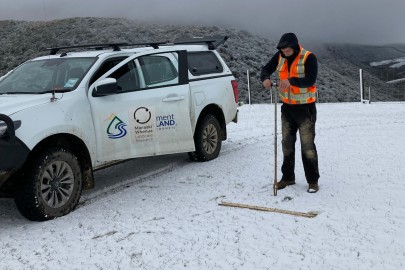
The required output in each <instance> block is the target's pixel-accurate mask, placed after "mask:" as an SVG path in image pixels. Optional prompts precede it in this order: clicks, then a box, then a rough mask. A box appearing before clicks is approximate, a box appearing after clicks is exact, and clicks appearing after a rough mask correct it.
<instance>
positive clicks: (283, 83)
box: [278, 80, 290, 92]
mask: <svg viewBox="0 0 405 270" xmlns="http://www.w3.org/2000/svg"><path fill="white" fill-rule="evenodd" d="M288 88H290V81H289V80H282V81H280V84H279V85H278V91H280V92H283V91H284V90H286V89H288Z"/></svg>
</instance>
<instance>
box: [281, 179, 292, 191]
mask: <svg viewBox="0 0 405 270" xmlns="http://www.w3.org/2000/svg"><path fill="white" fill-rule="evenodd" d="M291 185H295V181H285V180H280V181H279V182H277V189H283V188H285V187H286V186H291Z"/></svg>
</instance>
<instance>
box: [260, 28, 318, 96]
mask: <svg viewBox="0 0 405 270" xmlns="http://www.w3.org/2000/svg"><path fill="white" fill-rule="evenodd" d="M286 47H290V48H293V49H294V54H293V55H292V56H290V57H285V55H284V54H283V53H282V52H281V48H286ZM277 49H278V50H279V51H278V52H277V53H276V54H275V55H274V56H273V57H272V58H271V59H270V61H269V62H268V63H267V64H266V65H265V66H264V67H262V71H261V74H260V79H261V80H262V81H264V80H266V79H269V78H270V76H271V74H273V72H275V71H276V69H277V65H278V57H279V55H280V54H281V56H282V57H284V58H286V60H287V63H288V69H290V68H291V64H292V62H293V61H294V59H295V58H296V57H297V56H298V54H299V53H300V45H299V43H298V39H297V37H296V36H295V35H294V34H293V33H287V34H284V35H283V36H282V37H281V39H280V41H279V43H278V45H277ZM317 76H318V60H317V58H316V56H315V54H313V53H311V54H310V55H308V58H307V60H306V61H305V77H304V78H290V79H288V80H289V81H290V84H291V85H293V86H297V87H303V88H305V87H309V86H312V85H314V84H315V82H316V78H317Z"/></svg>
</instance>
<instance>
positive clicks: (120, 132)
mask: <svg viewBox="0 0 405 270" xmlns="http://www.w3.org/2000/svg"><path fill="white" fill-rule="evenodd" d="M108 119H111V122H110V124H109V125H108V127H107V135H108V138H110V139H119V138H122V137H124V136H125V135H127V130H126V129H125V127H126V126H127V124H125V123H124V122H123V121H122V120H121V119H119V118H118V116H116V115H115V114H111V115H110V116H109V117H108Z"/></svg>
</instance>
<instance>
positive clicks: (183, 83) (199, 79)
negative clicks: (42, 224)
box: [0, 37, 238, 220]
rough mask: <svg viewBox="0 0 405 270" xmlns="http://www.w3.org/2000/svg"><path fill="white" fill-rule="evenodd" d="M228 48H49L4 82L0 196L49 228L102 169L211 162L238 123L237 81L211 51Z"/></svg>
mask: <svg viewBox="0 0 405 270" xmlns="http://www.w3.org/2000/svg"><path fill="white" fill-rule="evenodd" d="M226 39H227V37H213V38H197V39H190V40H183V41H176V42H173V43H167V42H155V43H142V44H127V43H120V44H96V45H80V46H69V47H59V48H50V54H49V55H47V56H42V57H38V58H35V59H32V60H29V61H27V62H25V63H23V64H22V65H20V66H18V67H17V68H15V69H14V70H12V71H11V72H9V73H7V74H6V75H5V76H3V77H1V78H0V196H1V197H5V196H7V197H11V198H14V199H15V202H16V205H17V208H18V209H19V211H20V212H21V213H22V215H23V216H25V217H26V218H28V219H30V220H49V219H53V218H56V217H59V216H63V215H66V214H68V213H69V212H71V211H72V210H73V209H74V208H75V207H76V205H77V204H78V202H79V199H80V196H81V192H82V189H89V188H92V187H93V186H94V182H95V179H94V177H93V170H95V169H98V168H101V167H103V166H106V165H111V164H112V163H114V162H118V161H122V160H125V159H131V158H137V157H144V156H152V155H164V154H171V153H180V152H188V153H189V156H190V158H191V159H193V160H199V161H208V160H212V159H214V158H216V157H217V156H218V154H219V152H220V149H221V142H222V141H223V140H226V138H227V133H226V125H227V124H228V123H230V122H232V121H234V122H236V121H237V104H238V86H237V82H236V81H235V78H234V77H233V75H232V72H231V71H230V70H229V68H228V67H227V65H226V64H225V62H224V61H223V59H222V58H221V57H220V55H219V54H218V52H217V51H216V50H215V49H216V48H217V46H219V45H221V44H223V43H224V42H225V41H226ZM78 49H86V51H77V50H78Z"/></svg>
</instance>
